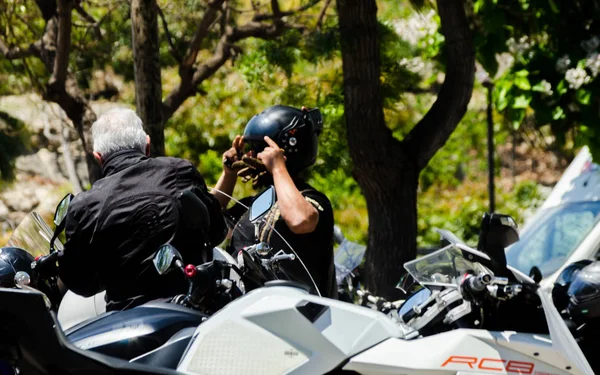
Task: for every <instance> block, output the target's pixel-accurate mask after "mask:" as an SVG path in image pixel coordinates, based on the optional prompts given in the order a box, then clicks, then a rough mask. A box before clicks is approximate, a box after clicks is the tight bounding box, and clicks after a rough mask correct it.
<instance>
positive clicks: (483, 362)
mask: <svg viewBox="0 0 600 375" xmlns="http://www.w3.org/2000/svg"><path fill="white" fill-rule="evenodd" d="M489 362H492V363H493V362H496V363H500V366H501V367H490V365H489V364H488V365H486V363H489ZM504 362H506V361H505V360H504V359H495V358H481V362H479V366H477V367H479V368H480V369H482V370H492V371H502V370H504Z"/></svg>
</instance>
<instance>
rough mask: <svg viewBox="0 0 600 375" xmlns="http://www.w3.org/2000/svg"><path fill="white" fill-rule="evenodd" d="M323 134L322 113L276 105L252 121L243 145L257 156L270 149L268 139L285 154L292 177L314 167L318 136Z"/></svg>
mask: <svg viewBox="0 0 600 375" xmlns="http://www.w3.org/2000/svg"><path fill="white" fill-rule="evenodd" d="M322 130H323V118H322V117H321V112H320V111H319V109H317V108H313V109H310V110H309V109H306V108H305V107H302V109H298V108H294V107H289V106H285V105H275V106H272V107H269V108H267V109H265V110H264V111H262V112H261V113H259V114H257V115H255V116H254V117H252V118H251V119H250V121H249V122H248V124H246V128H245V130H244V143H246V144H247V145H248V146H250V148H251V149H252V151H254V153H255V154H254V156H256V154H258V153H259V152H261V151H262V150H263V149H264V148H265V147H266V146H267V143H266V142H265V141H264V137H265V136H268V137H269V138H271V139H272V140H273V141H275V142H276V143H277V145H278V146H279V147H280V148H282V149H283V150H284V151H285V156H286V166H287V169H288V170H289V171H290V173H297V172H300V171H301V170H303V169H304V168H307V167H309V166H311V165H313V164H314V163H315V161H316V159H317V150H318V136H319V134H320V133H321V131H322Z"/></svg>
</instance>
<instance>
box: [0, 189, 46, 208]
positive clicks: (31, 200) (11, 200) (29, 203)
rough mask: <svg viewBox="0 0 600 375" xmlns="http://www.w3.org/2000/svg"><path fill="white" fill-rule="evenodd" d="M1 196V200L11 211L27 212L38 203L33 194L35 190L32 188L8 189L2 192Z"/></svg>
mask: <svg viewBox="0 0 600 375" xmlns="http://www.w3.org/2000/svg"><path fill="white" fill-rule="evenodd" d="M3 196H4V197H3V199H2V200H3V201H4V202H5V203H6V206H7V207H8V208H9V209H10V210H11V211H17V212H19V211H20V212H25V213H28V212H30V211H32V210H33V209H34V208H35V207H36V206H37V205H38V204H40V201H39V199H38V198H37V197H36V195H35V190H34V189H32V188H25V189H22V190H9V191H6V192H4V194H3Z"/></svg>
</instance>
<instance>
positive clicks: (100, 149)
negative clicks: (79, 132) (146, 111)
mask: <svg viewBox="0 0 600 375" xmlns="http://www.w3.org/2000/svg"><path fill="white" fill-rule="evenodd" d="M146 136H147V134H146V132H145V131H144V127H143V125H142V119H140V118H139V116H138V115H137V114H136V113H135V112H134V111H133V110H131V109H129V108H113V109H111V110H109V111H107V112H105V113H104V114H102V116H100V117H99V118H98V120H96V122H94V124H93V125H92V139H93V140H94V151H95V152H97V153H99V154H100V155H102V156H103V157H104V158H106V157H107V156H109V155H110V154H112V153H113V152H116V151H120V150H126V149H134V150H140V151H141V152H144V153H145V151H146V143H147V142H146Z"/></svg>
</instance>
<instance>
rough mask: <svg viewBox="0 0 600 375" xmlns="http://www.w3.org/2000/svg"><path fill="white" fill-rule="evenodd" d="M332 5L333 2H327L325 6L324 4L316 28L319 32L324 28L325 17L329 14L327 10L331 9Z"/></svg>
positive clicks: (328, 0)
mask: <svg viewBox="0 0 600 375" xmlns="http://www.w3.org/2000/svg"><path fill="white" fill-rule="evenodd" d="M330 4H331V0H325V4H323V8H321V11H320V12H319V17H318V18H317V23H316V26H315V28H316V29H317V30H320V29H321V27H323V21H324V20H325V15H326V14H327V8H329V5H330Z"/></svg>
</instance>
